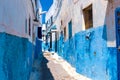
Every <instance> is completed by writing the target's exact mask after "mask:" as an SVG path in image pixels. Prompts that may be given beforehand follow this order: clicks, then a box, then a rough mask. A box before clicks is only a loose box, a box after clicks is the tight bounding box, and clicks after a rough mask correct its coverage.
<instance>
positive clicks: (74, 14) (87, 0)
mask: <svg viewBox="0 0 120 80" xmlns="http://www.w3.org/2000/svg"><path fill="white" fill-rule="evenodd" d="M62 1H63V2H62V8H61V10H60V13H59V15H58V17H57V19H56V21H55V22H54V25H56V26H57V30H58V32H59V33H60V31H61V30H63V28H64V27H66V30H67V31H66V34H67V38H68V23H69V21H70V20H72V30H73V32H72V33H73V36H74V34H75V33H78V32H80V31H84V30H85V22H84V17H83V9H85V8H86V7H87V6H89V5H90V4H92V10H93V28H97V27H99V26H103V25H106V26H107V43H108V47H115V46H116V37H115V36H116V32H115V9H116V8H117V7H120V0H62ZM61 20H62V22H63V24H62V26H61ZM61 27H62V28H61ZM111 33H112V34H111ZM111 35H112V36H111Z"/></svg>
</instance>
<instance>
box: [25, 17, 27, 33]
mask: <svg viewBox="0 0 120 80" xmlns="http://www.w3.org/2000/svg"><path fill="white" fill-rule="evenodd" d="M25 33H27V19H26V20H25Z"/></svg>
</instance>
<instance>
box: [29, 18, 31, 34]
mask: <svg viewBox="0 0 120 80" xmlns="http://www.w3.org/2000/svg"><path fill="white" fill-rule="evenodd" d="M30 35H31V20H30V18H29V36H30Z"/></svg>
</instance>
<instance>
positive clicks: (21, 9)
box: [0, 0, 35, 37]
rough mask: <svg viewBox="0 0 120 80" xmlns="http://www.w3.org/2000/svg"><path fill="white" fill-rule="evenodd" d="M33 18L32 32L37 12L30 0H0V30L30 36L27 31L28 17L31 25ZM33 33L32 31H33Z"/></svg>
mask: <svg viewBox="0 0 120 80" xmlns="http://www.w3.org/2000/svg"><path fill="white" fill-rule="evenodd" d="M29 17H30V18H31V32H32V29H33V28H32V27H33V19H35V14H34V12H33V7H32V4H31V1H30V0H12V1H10V0H4V1H3V0H0V32H7V33H9V34H13V35H17V36H20V37H28V34H27V33H25V26H26V23H25V22H26V19H27V26H28V27H29V23H28V22H29ZM31 34H32V33H31Z"/></svg>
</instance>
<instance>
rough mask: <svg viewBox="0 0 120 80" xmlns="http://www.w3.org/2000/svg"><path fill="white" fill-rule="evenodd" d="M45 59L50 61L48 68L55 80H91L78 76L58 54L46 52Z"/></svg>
mask: <svg viewBox="0 0 120 80" xmlns="http://www.w3.org/2000/svg"><path fill="white" fill-rule="evenodd" d="M44 57H45V58H46V59H47V60H48V63H47V67H48V68H49V69H50V72H51V74H52V76H53V77H54V80H91V79H89V78H87V77H85V76H82V75H80V74H78V73H77V72H76V71H75V69H74V68H73V67H72V66H71V65H70V64H69V63H67V62H66V61H65V60H63V59H62V58H61V57H59V56H58V55H57V54H56V53H49V52H45V53H44ZM43 80H44V79H43Z"/></svg>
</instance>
